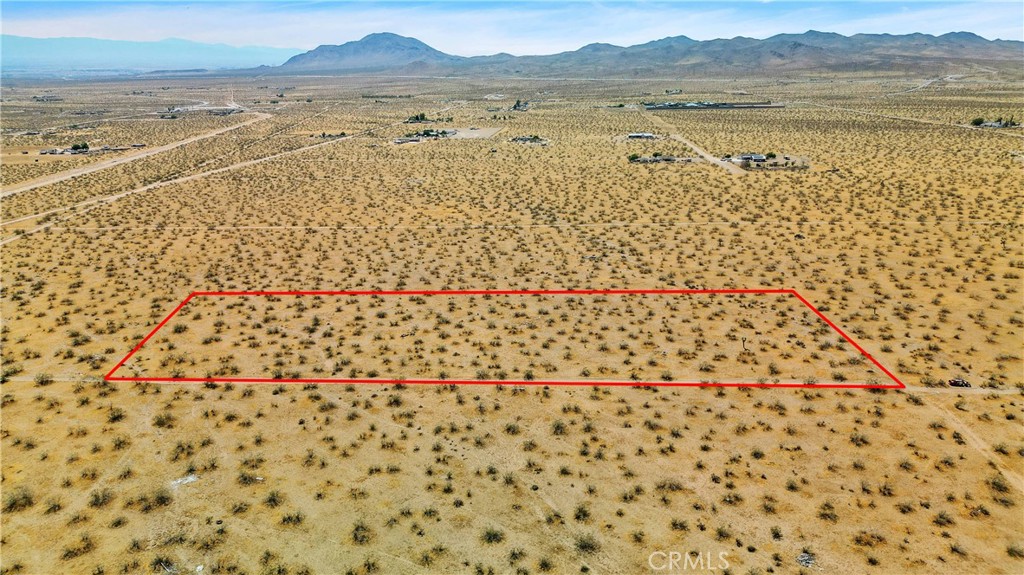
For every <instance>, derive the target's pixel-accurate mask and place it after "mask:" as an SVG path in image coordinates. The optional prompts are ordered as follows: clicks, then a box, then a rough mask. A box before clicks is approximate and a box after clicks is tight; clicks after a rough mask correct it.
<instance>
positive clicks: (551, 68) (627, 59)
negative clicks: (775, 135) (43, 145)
mask: <svg viewBox="0 0 1024 575" xmlns="http://www.w3.org/2000/svg"><path fill="white" fill-rule="evenodd" d="M2 48H3V51H2V60H0V65H2V69H3V74H4V75H11V74H12V73H18V72H21V73H22V74H31V73H33V72H35V73H45V72H48V71H49V72H53V71H72V70H82V69H90V68H91V69H102V70H129V71H152V70H158V69H163V70H174V69H188V70H189V71H190V72H194V73H209V74H213V73H217V74H220V73H231V74H250V73H259V74H271V75H275V74H279V75H291V74H359V73H374V74H397V75H403V74H404V75H440V76H472V75H494V76H537V77H576V78H582V77H588V76H601V77H622V78H629V77H637V78H657V77H666V76H678V75H682V74H690V75H693V74H702V75H711V74H714V75H719V76H722V75H763V74H765V73H766V72H767V73H774V74H788V73H834V72H900V73H915V74H924V73H942V72H945V73H957V72H963V71H965V70H977V69H982V70H984V69H1000V70H1005V71H1010V72H1013V73H1016V74H1020V73H1021V71H1022V67H1024V66H1022V64H1024V42H1019V41H1012V40H987V39H985V38H982V37H981V36H978V35H976V34H973V33H970V32H951V33H948V34H942V35H940V36H933V35H930V34H905V35H892V34H855V35H853V36H843V35H841V34H836V33H830V32H817V31H814V30H811V31H808V32H805V33H803V34H779V35H776V36H772V37H770V38H765V39H756V38H747V37H736V38H729V39H717V40H706V41H698V40H693V39H692V38H688V37H686V36H672V37H668V38H662V39H660V40H654V41H652V42H647V43H644V44H638V45H635V46H616V45H612V44H602V43H595V44H588V45H586V46H583V47H582V48H580V49H578V50H573V51H568V52H561V53H558V54H550V55H543V56H513V55H511V54H506V53H501V54H495V55H491V56H473V57H466V56H456V55H452V54H446V53H444V52H441V51H439V50H436V49H434V48H432V47H430V46H428V45H427V44H425V43H423V42H421V41H419V40H417V39H415V38H409V37H406V36H399V35H397V34H391V33H386V32H385V33H375V34H370V35H368V36H366V37H364V38H362V39H360V40H356V41H351V42H346V43H344V44H340V45H322V46H318V47H317V48H315V49H313V50H310V51H308V52H303V53H298V52H299V51H298V50H287V49H279V48H261V47H245V48H236V47H232V46H226V45H223V44H200V43H196V42H188V41H185V40H164V41H161V42H120V41H113V40H96V39H90V38H49V39H36V38H24V37H19V36H9V35H4V36H3V37H2ZM279 62H283V63H282V64H280V65H276V66H275V65H273V64H277V63H279ZM257 66H259V67H258V68H257ZM196 68H206V69H217V68H219V69H221V70H213V71H209V72H206V71H205V70H203V71H198V72H197V71H196V70H195V69H196ZM226 68H234V69H235V70H232V71H230V72H226V71H225V70H223V69H226Z"/></svg>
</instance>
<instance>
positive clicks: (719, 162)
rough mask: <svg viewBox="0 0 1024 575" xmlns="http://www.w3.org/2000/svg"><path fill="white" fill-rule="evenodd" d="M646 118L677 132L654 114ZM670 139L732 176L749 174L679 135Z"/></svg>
mask: <svg viewBox="0 0 1024 575" xmlns="http://www.w3.org/2000/svg"><path fill="white" fill-rule="evenodd" d="M644 116H645V117H646V118H647V119H648V120H650V121H651V123H652V124H655V125H657V126H659V127H661V128H664V129H666V130H675V129H676V127H675V126H673V125H672V124H669V123H668V122H666V121H665V120H662V119H661V118H659V117H657V116H654V115H652V114H644ZM668 137H669V138H672V139H673V140H675V141H677V142H682V143H683V144H686V145H687V146H689V147H690V149H692V150H693V151H694V152H696V153H697V155H698V156H700V157H701V158H704V159H705V160H707V161H708V162H709V163H711V164H714V165H716V166H718V167H720V168H722V169H724V170H725V171H727V172H729V173H730V174H733V175H736V176H742V175H743V174H746V173H747V172H746V170H744V169H743V168H741V167H739V166H737V165H736V164H734V163H732V162H727V161H725V160H722V159H720V158H716V157H714V156H712V155H711V154H709V153H708V152H707V150H705V149H704V148H701V147H700V146H698V145H697V144H694V143H693V142H691V141H690V140H687V139H686V138H684V137H682V136H680V135H679V134H669V136H668Z"/></svg>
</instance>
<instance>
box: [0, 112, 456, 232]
mask: <svg viewBox="0 0 1024 575" xmlns="http://www.w3.org/2000/svg"><path fill="white" fill-rule="evenodd" d="M454 107H455V106H449V107H447V108H444V109H443V110H441V111H440V112H447V111H448V110H451V109H452V108H454ZM402 123H403V122H394V123H391V124H385V125H382V126H377V127H374V128H368V129H366V130H363V131H362V132H358V133H355V134H351V135H348V136H345V137H342V138H335V139H332V140H327V141H326V142H320V143H318V144H313V145H311V146H306V147H304V148H297V149H294V150H287V151H284V152H278V153H276V154H271V155H269V156H263V157H261V158H254V159H251V160H245V161H241V162H236V163H234V164H231V165H229V166H223V167H220V168H216V169H213V170H207V171H205V172H198V173H195V174H189V175H187V176H181V177H178V178H174V179H171V180H163V181H160V182H154V183H152V184H148V185H145V186H141V187H138V188H133V189H131V190H125V191H123V192H118V193H116V194H112V195H109V196H102V197H99V198H92V199H89V200H85V201H84V202H79V203H77V204H74V205H71V206H64V207H60V208H54V209H52V210H47V211H45V212H40V213H38V214H32V215H30V216H23V217H20V218H17V219H13V220H8V221H6V222H0V227H2V226H8V225H10V224H15V223H19V222H24V221H29V220H34V219H39V218H44V217H47V216H53V215H57V214H62V213H64V212H68V211H70V212H72V214H71V216H81V215H83V214H85V213H88V212H89V211H91V210H93V209H95V208H97V207H99V206H102V205H105V204H109V203H112V202H115V201H117V200H119V199H121V198H123V197H125V196H130V195H132V194H138V193H141V192H148V191H150V190H155V189H157V188H162V187H164V186H170V185H172V184H182V183H185V182H190V181H192V180H197V179H200V178H205V177H207V176H213V175H216V174H220V173H223V172H229V171H232V170H237V169H239V168H245V167H248V166H254V165H257V164H261V163H263V162H269V161H271V160H276V159H278V158H283V157H287V156H291V155H295V154H300V153H303V152H306V151H308V150H312V149H315V148H321V147H324V146H329V145H331V144H334V143H336V142H341V141H345V140H349V139H352V138H354V137H356V136H364V135H367V134H370V133H373V132H375V131H376V130H379V129H381V128H384V127H389V126H398V125H401V124H402ZM59 222H60V220H59V219H58V218H53V219H49V220H47V221H45V222H43V223H41V224H39V225H37V226H35V227H33V228H28V229H25V230H22V231H20V233H18V234H17V235H14V236H11V237H9V238H6V239H4V240H3V241H0V246H5V245H7V244H9V243H11V242H14V241H17V240H18V239H21V238H23V237H26V236H29V235H31V234H34V233H36V232H40V231H42V230H45V229H47V228H50V227H53V226H54V225H55V224H57V223H59Z"/></svg>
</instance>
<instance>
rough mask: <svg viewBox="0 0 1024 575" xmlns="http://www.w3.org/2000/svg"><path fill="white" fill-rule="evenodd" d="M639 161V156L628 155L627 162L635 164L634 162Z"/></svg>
mask: <svg viewBox="0 0 1024 575" xmlns="http://www.w3.org/2000/svg"><path fill="white" fill-rule="evenodd" d="M639 159H640V154H630V155H629V161H630V162H635V161H637V160H639Z"/></svg>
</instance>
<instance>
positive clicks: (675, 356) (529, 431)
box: [0, 72, 1024, 575]
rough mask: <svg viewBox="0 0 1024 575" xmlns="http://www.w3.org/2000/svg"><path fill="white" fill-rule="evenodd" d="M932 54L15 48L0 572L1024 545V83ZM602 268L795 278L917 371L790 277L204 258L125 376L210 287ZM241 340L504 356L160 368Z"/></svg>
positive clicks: (393, 354)
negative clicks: (258, 55)
mask: <svg viewBox="0 0 1024 575" xmlns="http://www.w3.org/2000/svg"><path fill="white" fill-rule="evenodd" d="M927 80H929V79H928V78H912V77H891V76H887V77H868V76H849V77H829V78H778V79H776V78H768V79H734V78H721V79H701V80H689V81H678V82H668V81H639V80H595V79H591V80H586V81H567V80H558V81H554V80H536V79H508V78H502V79H464V80H459V79H429V78H423V79H415V78H402V79H384V78H373V77H344V78H321V77H317V78H303V77H287V78H269V79H268V78H260V79H256V80H252V79H238V78H220V79H218V78H207V79H198V80H197V79H192V80H188V79H173V80H167V79H149V80H138V81H131V82H122V83H113V82H97V83H92V84H76V85H70V84H52V85H44V84H26V83H8V84H7V85H5V86H4V87H3V89H2V92H0V95H2V98H3V119H2V120H0V129H2V133H0V143H2V144H3V155H2V165H3V170H2V173H3V176H2V184H3V190H4V192H3V197H2V200H0V250H2V251H0V264H2V271H0V280H2V298H0V317H2V322H3V325H2V341H0V343H2V362H3V372H2V381H3V383H2V394H3V400H2V442H0V449H2V464H0V465H2V483H0V491H2V500H3V508H2V528H3V533H2V542H0V543H2V545H0V572H2V573H95V574H99V573H105V574H114V573H146V572H154V573H204V574H205V573H214V574H216V573H250V574H258V573H278V574H284V573H289V574H300V573H319V574H333V573H356V574H360V575H362V574H368V573H462V572H465V573H516V574H526V573H543V572H551V573H581V572H582V573H587V572H589V573H657V572H660V573H664V572H681V569H682V564H683V563H682V561H680V563H679V566H678V567H677V568H676V569H675V570H674V571H673V570H671V569H668V568H667V566H666V565H665V563H666V561H667V559H668V558H669V557H671V556H672V554H675V556H676V557H683V556H685V557H687V558H689V560H690V561H691V562H693V561H695V560H696V558H697V557H698V554H700V555H699V557H700V558H701V560H702V561H703V564H702V570H704V571H708V569H709V568H711V567H714V568H716V569H718V572H725V573H733V574H741V573H742V574H765V573H798V572H805V573H921V574H934V573H1007V574H1012V573H1021V572H1024V513H1022V512H1021V509H1022V507H1021V506H1022V505H1024V428H1022V426H1021V418H1024V365H1022V354H1024V349H1022V348H1024V345H1022V334H1024V305H1022V303H1021V302H1022V298H1021V289H1022V287H1024V286H1022V281H1021V276H1022V274H1024V195H1022V194H1021V190H1022V189H1024V130H1021V129H1020V128H1007V129H977V128H971V127H970V126H969V125H968V124H969V122H970V120H971V119H972V118H975V117H985V118H989V119H994V118H996V117H1000V116H1001V117H1010V116H1014V117H1016V118H1018V119H1019V118H1024V98H1022V97H1021V93H1022V85H1024V83H1022V79H1021V78H1006V77H1003V76H1001V75H999V74H992V73H988V72H979V73H972V72H967V73H965V74H963V75H962V76H958V77H956V78H953V77H949V78H945V79H939V80H936V81H933V82H930V83H928V84H927V85H925V87H923V88H921V89H918V90H912V91H907V90H910V89H911V88H914V87H915V86H921V85H922V84H924V83H925V82H926V81H927ZM676 89H682V90H683V94H682V95H673V96H666V95H665V93H666V91H667V90H676ZM281 93H283V94H284V96H283V97H282V96H278V94H281ZM496 94H501V95H503V96H496ZM738 94H742V95H738ZM41 95H49V96H56V97H58V98H60V100H59V101H54V102H41V101H39V100H38V99H33V96H41ZM501 98H504V99H501ZM517 99H519V100H523V101H528V102H529V107H528V109H527V110H526V111H512V110H510V108H511V106H512V105H513V103H514V102H515V101H516V100H517ZM667 99H672V100H702V101H703V100H719V101H722V100H728V101H736V100H738V99H749V100H751V101H760V100H772V101H774V102H784V103H786V107H785V108H782V109H760V110H702V111H657V112H650V111H646V110H645V109H644V108H643V107H642V106H640V105H639V103H640V102H641V101H644V100H653V101H658V100H667ZM229 107H233V109H235V110H236V111H235V113H231V114H228V115H223V112H224V111H225V110H226V109H228V108H229ZM171 109H179V110H181V111H179V112H176V113H175V114H173V116H175V117H173V118H171V117H168V116H169V114H168V110H171ZM418 114H425V115H426V117H427V118H428V120H432V121H429V122H427V123H418V124H407V123H405V120H406V119H408V118H409V117H410V116H414V115H418ZM161 116H165V117H164V118H161ZM469 127H477V128H479V132H480V133H479V134H474V136H475V137H464V138H442V139H438V140H427V141H423V142H420V143H417V144H412V145H408V144H407V145H396V144H394V143H393V141H394V139H395V138H400V137H402V136H404V135H406V134H408V133H410V132H415V131H419V130H421V129H424V128H431V129H445V128H467V129H468V128H469ZM638 131H642V132H653V133H655V134H657V135H658V136H659V138H658V139H655V140H639V141H635V140H626V139H625V138H623V136H624V135H625V134H627V133H629V132H638ZM342 134H344V135H342ZM529 136H538V140H539V141H542V142H543V143H531V142H529V141H516V138H519V137H529ZM83 141H85V142H88V143H89V144H90V146H91V147H92V148H94V149H95V148H98V147H100V146H102V145H110V146H118V145H122V144H126V143H129V144H130V143H134V142H142V143H145V144H146V147H147V149H152V148H156V147H160V146H163V148H160V149H159V150H158V151H157V152H155V153H148V154H143V153H141V152H138V151H137V150H136V151H125V152H116V153H110V154H102V155H87V156H60V157H49V156H39V155H38V150H40V149H48V148H53V147H69V146H70V145H72V144H74V143H77V142H83ZM22 151H28V152H29V154H22ZM746 152H755V153H768V152H773V153H775V154H777V155H778V156H787V155H788V156H792V157H800V158H807V159H808V160H809V162H810V167H809V168H808V169H793V170H759V169H751V170H749V171H748V170H738V171H739V173H735V172H737V170H736V169H731V168H730V169H727V168H726V167H723V165H721V163H720V162H719V163H715V162H713V161H709V159H708V158H710V160H718V159H720V158H722V157H724V156H726V155H732V156H737V155H739V154H742V153H746ZM656 153H657V154H664V155H672V156H678V157H693V158H703V159H700V160H699V161H695V162H692V163H652V164H633V163H630V162H629V161H628V160H627V157H628V156H630V155H632V154H637V155H640V156H652V155H654V154H656ZM702 155H706V158H704V157H703V156H702ZM114 158H121V159H123V160H124V161H118V162H112V163H110V164H109V165H108V164H103V162H108V161H110V160H111V159H114ZM36 160H38V161H36ZM728 166H730V167H734V166H735V165H734V164H728ZM75 170H77V171H75ZM568 289H572V290H606V289H632V290H636V289H701V290H706V289H793V290H798V291H799V293H800V294H801V295H802V296H803V297H805V298H806V299H807V301H808V302H809V303H810V304H811V305H813V306H814V307H815V308H817V309H818V310H820V311H821V312H822V313H824V314H826V315H827V316H828V317H829V318H830V319H831V320H832V321H834V322H835V324H836V325H837V326H838V327H839V328H841V329H842V330H843V332H845V333H846V334H848V335H849V336H850V337H851V338H853V339H854V340H855V341H856V342H857V343H858V344H859V345H860V346H862V347H863V348H864V350H865V352H866V353H868V354H870V355H871V356H872V357H874V358H876V359H877V360H878V361H879V362H880V363H881V364H882V365H883V366H885V367H886V368H887V369H889V370H891V372H892V373H893V374H894V375H895V376H896V377H897V378H898V379H899V381H901V382H902V383H903V384H905V386H906V388H905V389H863V388H861V389H835V388H831V387H827V385H831V384H861V385H863V384H868V385H870V384H889V383H892V380H891V379H889V378H888V377H887V376H886V374H884V373H881V371H880V370H879V369H877V367H876V366H874V365H873V364H872V363H870V362H866V361H864V356H863V355H862V354H860V353H858V352H857V351H856V350H854V349H853V348H852V347H851V346H850V345H849V344H848V343H847V342H846V341H845V339H843V338H841V337H839V336H838V334H837V333H836V332H835V331H834V330H832V329H830V328H829V326H827V325H824V323H823V322H822V321H821V320H820V319H819V318H817V316H815V315H814V314H812V313H809V309H808V308H807V307H806V306H803V305H802V304H801V303H800V302H799V301H795V300H794V299H793V298H792V297H790V296H785V295H749V296H742V297H720V296H715V297H707V296H702V297H697V296H682V297H668V296H643V297H641V296H604V297H601V296H597V297H595V296H586V297H584V296H543V297H540V296H537V297H525V296H481V295H477V296H463V297H447V296H426V297H416V296H391V297H376V298H375V297H367V296H358V297H344V296H341V297H335V296H332V297H325V296H303V297H294V296H280V297H274V298H268V297H262V296H259V297H256V296H253V297H238V298H226V297H224V298H218V297H198V298H195V299H193V300H191V301H190V302H189V303H187V304H186V306H185V307H183V308H182V309H181V310H180V312H179V313H178V314H176V315H175V316H174V318H172V320H171V321H170V322H168V323H167V324H166V325H165V326H164V327H163V328H162V329H161V330H160V331H159V332H158V333H157V334H156V335H155V336H154V337H153V338H151V339H150V340H149V341H148V342H147V343H146V345H145V346H144V347H143V349H142V350H140V352H139V354H137V355H136V356H133V357H132V358H131V359H130V360H129V361H128V362H126V363H125V364H124V365H123V366H121V367H120V368H118V369H117V370H116V372H115V375H118V376H123V377H134V378H136V379H139V381H132V382H125V381H113V382H111V381H105V380H104V375H105V374H107V373H108V371H110V370H112V369H113V368H114V367H115V366H116V365H117V364H118V362H119V361H120V360H121V359H122V358H123V357H125V355H126V354H127V353H128V352H129V351H130V350H132V349H133V348H134V347H135V346H136V345H137V344H138V343H139V342H140V341H141V340H142V339H143V338H144V337H146V336H147V334H149V333H150V332H151V331H152V330H153V329H154V328H155V327H156V326H157V325H158V323H159V322H161V321H162V320H163V319H164V318H165V317H167V316H168V314H169V313H170V312H171V311H172V310H174V309H175V308H176V306H178V305H179V304H180V303H181V302H182V301H184V300H185V299H186V298H187V297H188V296H189V294H191V293H193V292H214V291H294V290H301V291H337V290H357V291H380V290H391V291H407V290H568ZM231 376H242V377H245V376H247V377H262V378H268V379H271V380H274V379H282V378H306V379H317V378H353V379H371V380H372V379H378V380H397V379H418V378H425V379H442V380H443V379H452V380H471V381H473V384H463V385H452V384H449V383H445V384H430V385H427V384H401V383H398V384H396V383H394V382H386V381H380V382H375V383H360V384H351V385H346V384H337V385H317V384H303V383H279V382H271V383H264V384H247V383H224V382H219V383H218V382H205V383H204V382H196V383H180V382H179V383H166V382H157V381H146V378H153V379H159V378H181V377H197V378H216V377H231ZM953 377H963V378H965V379H966V380H967V381H969V382H970V383H971V384H972V387H971V388H951V387H948V386H947V385H946V381H947V380H949V379H951V378H953ZM551 380H570V381H574V382H576V383H578V385H574V386H554V385H545V384H544V382H545V381H551ZM606 380H616V381H622V382H626V383H627V384H626V385H621V386H612V385H595V383H593V382H594V381H606ZM677 381H691V382H694V381H698V382H705V383H713V382H720V383H733V384H736V383H739V382H746V383H755V382H756V383H761V384H768V385H769V387H767V388H758V387H749V386H744V387H714V386H707V387H663V386H658V385H655V384H658V383H666V382H677ZM523 382H526V383H523ZM629 382H637V384H636V385H630V384H629ZM777 383H801V384H808V385H809V387H806V388H801V389H791V388H781V387H777V388H772V387H770V385H771V384H777ZM798 558H799V561H798ZM726 563H727V565H726ZM801 563H803V565H802V564H801ZM690 571H693V567H691V568H690Z"/></svg>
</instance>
